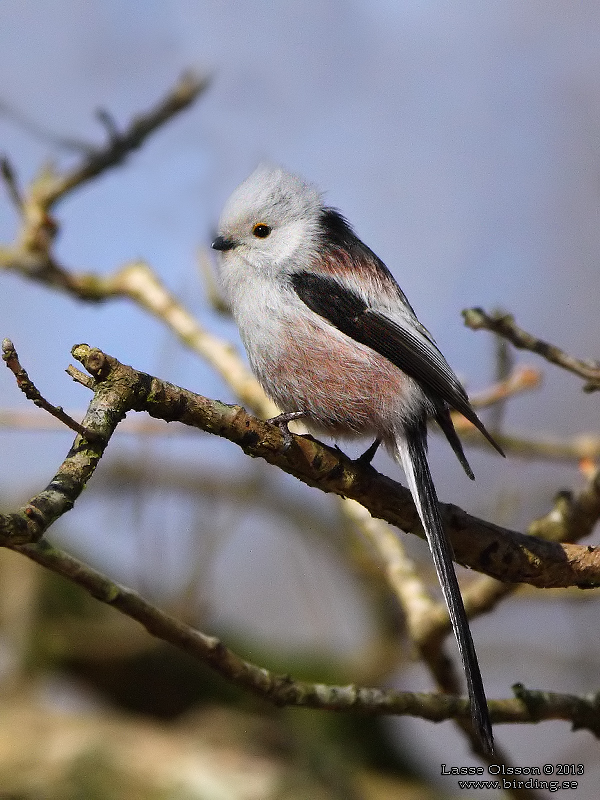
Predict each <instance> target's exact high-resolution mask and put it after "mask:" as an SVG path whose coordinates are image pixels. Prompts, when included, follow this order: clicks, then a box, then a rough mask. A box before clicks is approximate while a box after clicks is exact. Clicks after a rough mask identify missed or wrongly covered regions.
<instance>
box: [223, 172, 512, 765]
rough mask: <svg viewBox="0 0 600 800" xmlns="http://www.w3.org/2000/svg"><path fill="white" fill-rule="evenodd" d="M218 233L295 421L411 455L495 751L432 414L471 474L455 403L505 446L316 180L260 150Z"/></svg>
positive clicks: (261, 353)
mask: <svg viewBox="0 0 600 800" xmlns="http://www.w3.org/2000/svg"><path fill="white" fill-rule="evenodd" d="M217 232H218V235H217V236H216V238H215V239H214V241H213V242H212V247H213V248H214V249H215V250H216V251H218V253H219V258H218V260H219V271H220V276H221V281H222V285H223V289H224V293H225V296H226V298H227V300H228V302H229V304H230V307H231V311H232V314H233V317H234V320H235V322H236V323H237V326H238V329H239V333H240V337H241V339H242V342H243V344H244V347H245V349H246V353H247V356H248V360H249V362H250V366H251V369H252V371H253V372H254V374H255V376H256V378H257V379H258V381H259V383H260V384H261V386H262V387H263V389H264V390H265V392H266V394H267V395H268V396H269V397H270V398H271V399H272V400H273V401H274V402H275V403H276V405H277V406H278V407H279V409H280V410H281V412H282V413H281V414H279V415H278V416H277V417H274V418H273V419H272V420H269V421H270V422H273V423H275V424H277V425H279V427H280V428H281V430H282V433H283V435H284V446H285V447H289V445H290V443H291V441H292V437H291V434H290V433H289V430H288V428H287V425H288V423H289V422H290V421H292V420H294V419H302V421H303V422H304V423H306V425H307V427H308V428H309V430H311V431H312V432H314V433H316V434H325V435H329V436H331V437H333V438H335V439H336V440H337V439H340V438H341V439H343V438H363V437H369V438H372V439H374V442H373V445H372V446H371V447H370V448H369V450H368V451H367V453H365V458H366V460H367V461H368V460H369V459H370V458H372V456H373V454H374V452H375V450H376V449H377V447H378V446H379V444H380V443H383V445H384V446H385V448H386V449H387V451H388V453H389V454H390V455H391V456H392V458H393V459H394V460H395V461H396V462H397V463H399V464H400V466H401V467H402V469H403V471H404V474H405V476H406V481H407V484H408V488H409V489H410V493H411V495H412V498H413V501H414V504H415V506H416V509H417V512H418V515H419V518H420V520H421V523H422V526H423V529H424V532H425V536H426V539H427V542H428V544H429V548H430V551H431V554H432V557H433V562H434V565H435V569H436V572H437V576H438V579H439V582H440V586H441V589H442V593H443V596H444V599H445V602H446V605H447V608H448V613H449V616H450V620H451V624H452V628H453V631H454V634H455V637H456V641H457V644H458V649H459V653H460V656H461V660H462V664H463V668H464V672H465V677H466V683H467V689H468V695H469V700H470V710H471V719H472V724H473V729H474V732H475V735H476V737H477V740H478V742H479V744H480V746H481V748H482V751H483V753H485V754H486V755H492V754H493V750H494V740H493V733H492V725H491V720H490V715H489V710H488V706H487V701H486V696H485V690H484V686H483V680H482V677H481V671H480V668H479V663H478V660H477V654H476V651H475V646H474V643H473V639H472V636H471V632H470V628H469V623H468V619H467V615H466V612H465V608H464V604H463V601H462V596H461V593H460V588H459V584H458V580H457V578H456V574H455V571H454V565H453V550H452V545H451V543H450V540H449V538H448V535H447V533H446V530H445V528H444V525H443V522H442V518H441V514H440V508H439V503H438V498H437V494H436V490H435V486H434V482H433V479H432V476H431V472H430V469H429V465H428V461H427V423H428V421H429V420H434V421H435V422H437V424H438V425H439V427H440V428H441V430H442V432H443V433H444V434H445V436H446V438H447V440H448V442H449V444H450V446H451V447H452V449H453V451H454V453H455V455H456V456H457V458H458V460H459V462H460V463H461V465H462V467H463V469H464V471H465V472H466V474H467V475H468V477H469V478H471V479H473V478H474V475H473V472H472V470H471V467H470V466H469V463H468V461H467V458H466V456H465V453H464V450H463V447H462V444H461V441H460V439H459V437H458V434H457V433H456V430H455V428H454V424H453V421H452V418H451V416H450V410H451V409H455V410H456V411H458V412H460V413H461V414H462V415H463V416H464V417H466V418H467V419H468V420H469V421H470V422H471V423H472V424H473V425H474V426H475V427H476V428H477V429H478V430H479V431H480V432H481V433H482V435H483V436H484V437H485V438H486V439H487V440H488V442H489V443H490V444H491V445H492V446H493V447H494V448H495V449H496V450H497V451H498V453H500V454H501V455H504V453H503V451H502V449H501V447H500V446H499V445H498V444H497V443H496V442H495V440H494V439H493V438H492V436H491V435H490V433H488V431H487V430H486V428H485V426H484V425H483V423H482V422H481V420H480V419H479V417H478V416H477V414H476V413H475V411H474V410H473V408H472V406H471V404H470V402H469V399H468V397H467V394H466V392H465V389H464V388H463V386H462V385H461V383H460V381H459V380H458V378H457V377H456V375H455V374H454V372H453V371H452V369H451V367H450V366H449V364H448V362H447V361H446V359H445V358H444V356H443V355H442V353H441V352H440V350H439V349H438V346H437V344H436V343H435V341H434V339H433V337H432V335H431V334H430V333H429V331H428V330H427V329H426V328H425V327H424V326H423V325H422V324H421V323H420V322H419V320H418V319H417V316H416V314H415V312H414V310H413V308H412V306H411V305H410V303H409V302H408V300H407V298H406V296H405V294H404V292H403V291H402V290H401V288H400V286H399V285H398V283H397V282H396V280H395V278H394V277H393V276H392V273H391V272H390V270H389V269H388V268H387V267H386V265H385V264H384V263H383V261H381V259H380V258H378V257H377V256H376V255H375V253H374V252H373V251H372V250H371V249H370V248H369V247H367V245H366V244H364V243H363V242H362V240H361V239H360V238H359V237H358V236H357V234H356V233H355V231H354V229H353V228H352V227H351V225H350V224H349V222H348V221H347V220H346V218H345V217H344V216H343V215H342V214H341V213H340V212H339V211H338V210H337V209H335V208H333V207H330V206H328V205H326V204H325V202H324V199H323V196H322V194H321V192H320V191H319V190H318V189H317V188H316V187H315V186H314V185H312V184H311V183H308V182H306V181H305V180H303V179H302V178H301V177H299V176H297V175H295V174H293V173H291V172H288V171H287V170H285V169H284V168H283V167H281V166H278V165H272V164H260V165H259V166H258V167H257V168H256V169H255V170H254V172H253V173H252V174H251V175H250V176H249V177H248V178H247V179H246V180H245V181H244V182H243V183H241V184H240V185H239V186H238V187H237V189H235V190H234V192H233V194H232V195H231V196H230V198H229V200H227V202H226V203H225V206H224V208H223V211H222V213H221V216H220V219H219V223H218V231H217Z"/></svg>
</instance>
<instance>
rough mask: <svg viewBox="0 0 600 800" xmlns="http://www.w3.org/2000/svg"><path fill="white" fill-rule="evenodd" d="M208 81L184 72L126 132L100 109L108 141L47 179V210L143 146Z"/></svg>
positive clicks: (43, 196) (40, 195) (42, 191)
mask: <svg viewBox="0 0 600 800" xmlns="http://www.w3.org/2000/svg"><path fill="white" fill-rule="evenodd" d="M208 84H209V81H208V78H207V77H196V76H195V75H192V74H191V73H188V74H185V75H183V76H182V77H181V78H180V80H179V81H178V82H177V83H176V84H175V86H174V87H173V88H172V89H171V90H170V91H169V92H168V93H167V94H166V95H165V97H164V98H163V99H162V100H160V101H159V102H158V103H157V104H156V106H155V107H154V108H151V109H150V110H149V111H147V112H146V113H144V114H140V115H139V116H137V117H134V118H133V119H132V121H131V122H130V123H129V125H128V127H127V128H126V129H125V130H124V131H123V132H122V133H119V132H118V130H117V129H116V126H115V125H114V123H112V122H111V126H110V129H108V126H107V125H106V121H107V120H108V119H111V120H112V117H110V115H109V114H108V112H106V111H103V112H100V114H101V120H102V121H103V122H104V123H105V126H106V127H107V129H108V130H109V136H108V141H107V143H106V145H105V146H104V147H100V148H98V149H96V150H93V151H92V152H90V153H89V154H87V155H86V156H85V157H84V158H83V159H82V161H81V163H80V164H79V165H77V166H76V167H75V168H74V169H72V170H70V171H69V172H66V173H64V174H63V175H56V176H53V177H50V176H48V178H47V179H45V180H43V181H42V182H41V183H40V185H39V186H38V187H37V191H36V196H37V200H38V202H39V203H40V204H41V205H42V206H44V208H46V210H50V209H51V208H52V206H54V204H55V203H56V202H57V201H58V200H60V199H62V198H63V197H64V196H65V195H66V194H68V193H69V192H70V191H72V190H73V189H75V188H77V187H78V186H80V185H81V184H83V183H86V182H87V181H89V180H91V179H92V178H95V177H96V176H97V175H99V174H100V173H101V172H104V171H105V170H107V169H108V168H110V167H115V166H117V165H118V164H120V163H121V162H122V161H123V160H124V159H125V158H126V157H127V156H128V155H129V154H130V153H131V152H133V151H134V150H137V149H138V148H139V147H141V146H142V145H143V144H144V141H145V140H146V139H147V138H148V136H150V134H152V133H154V131H155V130H156V129H157V128H159V127H160V126H161V125H164V124H165V122H168V120H170V119H171V118H172V117H174V116H175V115H176V114H178V113H179V112H181V111H183V110H184V109H185V108H188V107H189V106H190V105H191V104H192V103H193V102H194V100H196V98H197V97H198V95H199V94H201V92H203V91H204V90H205V89H206V88H207V87H208Z"/></svg>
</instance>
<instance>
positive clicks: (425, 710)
mask: <svg viewBox="0 0 600 800" xmlns="http://www.w3.org/2000/svg"><path fill="white" fill-rule="evenodd" d="M12 549H14V550H16V551H17V552H19V553H22V554H23V555H25V556H27V557H28V558H30V559H32V560H33V561H36V562H37V563H38V564H41V565H42V566H44V567H46V568H47V569H50V570H52V571H53V572H56V573H57V574H59V575H62V576H63V577H65V578H68V579H69V580H71V581H73V582H74V583H76V584H77V585H78V586H81V587H82V588H83V589H85V590H86V591H87V592H89V594H91V595H92V596H93V597H95V598H96V599H97V600H99V601H100V602H102V603H106V604H108V605H110V606H113V608H116V609H118V610H119V611H121V612H122V613H124V614H126V615H127V616H129V617H131V618H132V619H134V620H136V621H137V622H139V623H140V624H141V625H143V626H144V627H145V628H146V630H147V631H148V632H149V633H150V634H152V635H153V636H156V637H158V638H160V639H162V640H163V641H166V642H170V643H171V644H173V645H175V646H176V647H178V648H180V649H181V650H184V651H185V652H187V653H189V654H190V655H192V656H193V657H195V658H197V659H199V660H201V661H202V662H204V663H205V664H207V665H208V666H210V667H211V668H212V669H214V670H215V671H216V672H218V673H219V674H220V675H222V676H223V677H224V678H225V679H226V680H229V681H231V682H232V683H235V684H236V685H238V686H240V687H242V688H244V689H247V690H249V691H251V692H253V693H254V694H256V695H258V696H260V697H262V698H263V699H265V700H268V701H270V702H272V703H274V704H276V705H278V706H284V705H287V706H300V707H304V708H314V709H324V710H329V711H340V712H345V711H346V712H347V711H352V712H356V711H361V712H363V713H368V714H395V715H411V716H415V717H421V718H422V719H427V720H430V721H432V722H440V721H442V720H445V719H451V718H452V719H459V720H465V721H466V720H468V719H469V715H470V710H469V701H468V700H466V699H463V698H460V697H456V696H454V695H448V694H425V693H415V692H399V691H394V690H390V689H379V688H361V687H357V686H354V685H349V686H332V685H327V684H322V683H305V682H301V681H294V680H292V679H291V678H290V677H289V676H288V675H275V674H274V673H272V672H270V671H269V670H267V669H265V668H264V667H259V666H257V665H255V664H252V663H250V662H249V661H245V660H244V659H242V658H240V657H239V656H238V655H237V654H236V653H234V652H233V651H232V650H230V649H229V648H227V647H226V646H225V645H224V644H223V642H221V640H220V639H218V638H217V637H215V636H207V635H206V634H204V633H202V632H201V631H198V630H196V629H195V628H192V627H191V626H190V625H187V624H186V623H184V622H181V621H180V620H178V619H175V618H174V617H171V616H170V615H169V614H166V613H165V612H164V611H161V610H160V609H158V608H156V606H153V605H152V604H151V603H148V602H147V601H146V600H144V598H143V597H141V596H140V595H139V594H137V592H134V591H132V590H131V589H128V588H126V587H124V586H120V585H119V584H116V583H114V582H112V581H111V580H109V579H108V578H107V577H106V576H104V575H102V574H101V573H100V572H97V571H96V570H94V569H92V568H91V567H89V566H88V565H87V564H84V563H82V562H81V561H78V560H77V559H75V558H73V557H72V556H70V555H68V554H67V553H65V552H63V551H61V550H59V549H58V548H55V547H52V546H51V545H50V544H49V543H48V542H46V541H41V542H38V543H37V544H25V545H21V546H13V547H12ZM514 691H515V694H516V697H515V698H511V699H505V700H490V701H488V703H489V708H490V714H491V717H492V720H493V722H495V723H496V724H497V723H502V722H512V723H517V722H521V723H533V722H541V721H542V720H551V719H562V720H567V721H569V722H571V723H572V724H573V727H576V728H586V729H588V730H590V731H591V732H592V733H593V734H594V735H595V736H597V737H600V722H599V718H598V705H599V704H600V697H599V696H598V695H596V696H591V697H577V696H575V695H563V694H557V693H553V692H534V691H530V690H526V689H525V688H524V687H522V686H521V685H517V686H515V687H514Z"/></svg>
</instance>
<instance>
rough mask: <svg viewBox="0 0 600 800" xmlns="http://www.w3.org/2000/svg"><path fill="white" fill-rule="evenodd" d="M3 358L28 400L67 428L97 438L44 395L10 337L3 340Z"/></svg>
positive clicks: (90, 438)
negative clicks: (30, 376)
mask: <svg viewBox="0 0 600 800" xmlns="http://www.w3.org/2000/svg"><path fill="white" fill-rule="evenodd" d="M2 359H3V361H5V362H6V366H7V367H8V368H9V370H10V371H11V372H12V373H13V375H14V376H15V378H16V379H17V386H18V387H19V389H20V390H21V391H22V392H23V394H24V395H25V397H26V398H27V399H28V400H31V401H32V402H33V403H34V404H35V405H36V406H38V407H39V408H43V409H44V411H47V412H48V413H49V414H50V415H51V416H53V417H56V419H57V420H59V421H60V422H62V423H63V425H66V426H67V428H70V429H71V430H72V431H75V433H78V434H79V435H80V436H82V437H83V438H85V439H88V440H89V441H94V439H96V438H97V436H98V434H97V433H96V432H95V431H92V430H88V429H87V428H85V427H84V426H83V425H80V424H79V422H77V421H76V420H74V419H73V418H72V417H70V416H69V415H68V414H66V413H65V411H64V410H63V409H62V408H61V407H60V406H53V405H52V404H51V403H49V402H48V401H47V400H46V399H45V398H44V397H43V396H42V394H41V392H40V391H39V389H38V388H37V387H36V386H35V384H34V383H33V381H32V380H31V379H30V378H29V375H28V374H27V372H26V371H25V370H24V369H23V367H22V366H21V364H20V362H19V356H18V355H17V351H16V350H15V346H14V344H13V343H12V342H11V340H10V339H4V340H3V341H2Z"/></svg>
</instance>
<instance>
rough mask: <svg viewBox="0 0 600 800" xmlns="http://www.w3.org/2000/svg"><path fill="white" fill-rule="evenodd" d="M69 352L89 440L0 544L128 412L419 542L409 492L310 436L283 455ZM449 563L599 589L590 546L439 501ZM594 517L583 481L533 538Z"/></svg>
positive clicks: (33, 519) (15, 536) (147, 382)
mask: <svg viewBox="0 0 600 800" xmlns="http://www.w3.org/2000/svg"><path fill="white" fill-rule="evenodd" d="M73 355H74V356H75V358H76V359H78V360H79V361H80V362H81V363H82V364H83V365H84V367H85V368H86V369H87V370H88V372H89V373H90V374H91V375H92V376H93V378H94V397H93V399H92V402H91V403H90V406H89V408H88V411H87V414H86V415H85V418H84V420H83V422H82V425H83V426H84V428H85V429H86V430H87V429H90V430H92V431H96V432H97V433H98V434H99V438H98V440H97V441H94V442H89V441H87V440H85V439H82V438H81V437H80V436H78V437H77V438H76V439H75V442H74V444H73V447H72V448H71V450H70V452H69V454H68V455H67V458H66V459H65V461H64V462H63V464H62V465H61V467H60V468H59V471H58V473H57V475H56V476H55V478H54V479H53V481H52V482H51V483H50V485H49V486H48V488H47V489H46V490H44V492H42V493H41V494H40V495H37V496H36V497H35V498H33V499H32V500H31V501H30V503H29V504H28V505H27V506H25V507H24V509H21V510H20V511H19V512H16V514H12V515H4V516H3V517H0V541H1V542H2V543H6V544H22V543H25V542H26V541H35V540H37V539H39V538H40V537H41V536H42V535H43V533H44V532H45V531H46V530H47V528H48V527H49V525H50V524H52V522H54V521H55V520H56V519H57V518H58V517H59V516H60V515H61V514H63V513H64V512H65V511H67V510H69V508H71V507H72V505H73V503H74V502H75V500H76V498H77V497H78V496H79V494H80V493H81V491H82V490H83V488H84V486H85V483H86V481H87V480H88V479H89V477H90V475H91V474H92V473H93V471H94V470H95V468H96V466H97V464H98V461H99V459H100V458H101V456H102V453H103V452H104V449H105V447H106V443H107V442H108V440H109V439H110V437H111V435H112V433H113V431H114V430H115V428H116V426H117V424H118V423H119V421H120V420H121V419H122V418H123V417H124V416H125V413H126V412H127V411H129V410H135V411H146V412H147V413H148V414H150V415H151V416H152V417H156V418H160V419H164V420H166V421H167V422H171V421H175V420H177V421H179V422H182V423H183V424H185V425H191V426H193V427H197V428H201V429H202V430H205V431H207V432H208V433H213V434H216V435H218V436H222V437H224V438H227V439H229V440H230V441H232V442H234V443H235V444H237V445H238V446H239V447H241V448H242V450H244V452H245V453H246V454H247V455H250V456H253V457H260V458H264V459H265V460H266V461H268V462H269V463H271V464H274V465H275V466H278V467H279V468H280V469H283V470H284V471H285V472H288V473H290V474H291V475H294V476H295V477H296V478H298V479H299V480H301V481H303V482H304V483H306V484H308V485H309V486H314V487H316V488H319V489H321V491H325V492H333V493H335V494H338V495H340V496H343V497H350V498H352V499H354V500H357V501H358V502H359V503H361V504H362V505H364V506H365V508H367V509H368V510H369V511H370V513H371V514H372V515H373V516H374V517H378V518H381V519H385V520H387V521H388V522H390V523H391V524H392V525H396V526H397V527H399V528H401V529H402V530H404V531H408V532H411V533H415V534H417V535H419V536H423V532H422V529H421V525H420V522H419V520H418V516H417V513H416V510H415V507H414V505H413V503H412V500H411V499H410V493H409V492H408V490H407V489H404V488H403V487H402V486H400V484H398V483H396V482H395V481H393V480H391V479H390V478H388V477H385V476H383V475H380V474H379V473H377V472H376V471H375V470H374V469H373V468H371V467H363V466H362V465H360V464H357V463H355V462H353V461H351V460H350V459H348V458H346V457H345V456H344V455H343V454H340V453H339V451H336V450H335V449H334V448H331V447H327V446H326V445H323V444H321V443H320V442H318V441H316V440H315V439H313V438H312V437H310V436H294V437H293V442H294V445H293V446H292V447H291V448H289V450H286V449H285V448H284V446H283V439H282V435H281V431H280V430H279V428H277V426H274V425H271V424H269V423H267V422H262V421H261V420H258V419H256V418H255V417H252V416H251V415H250V414H248V413H247V412H246V411H245V410H244V409H243V408H241V407H239V406H230V405H225V404H224V403H220V402H218V401H216V400H209V399H207V398H205V397H202V396H201V395H196V394H193V393H192V392H189V391H187V390H185V389H180V388H178V387H176V386H173V385H172V384H170V383H167V382H165V381H161V380H159V379H158V378H154V377H152V376H150V375H147V374H145V373H143V372H138V371H137V370H134V369H133V368H132V367H128V366H125V365H123V364H121V363H120V362H119V361H117V360H116V359H115V358H113V357H112V356H108V355H106V354H105V353H103V352H102V351H101V350H97V349H95V348H90V347H89V346H88V345H77V346H76V347H74V348H73ZM441 510H442V516H443V519H444V523H445V525H446V527H447V529H448V532H449V534H450V538H451V540H452V544H453V547H454V552H455V556H456V560H457V561H458V562H459V563H461V564H463V565H465V566H470V567H472V568H473V569H477V570H479V571H481V572H485V573H486V574H488V575H491V576H492V577H495V578H497V579H499V580H501V581H503V582H508V583H518V582H525V583H531V584H532V585H534V586H538V587H565V586H580V587H581V588H590V587H595V586H598V585H600V548H595V547H582V546H579V545H572V544H559V543H558V542H557V541H544V540H543V539H539V538H535V537H533V536H526V535H524V534H521V533H518V532H516V531H511V530H508V529H506V528H501V527H499V526H497V525H493V524H492V523H490V522H486V521H484V520H481V519H478V518H476V517H473V516H471V515H470V514H467V513H466V512H465V511H463V510H461V509H460V508H458V507H457V506H454V505H451V504H443V503H442V504H441ZM599 517H600V477H599V474H598V473H595V474H594V476H593V477H592V478H591V479H590V481H589V482H588V484H587V486H586V487H585V489H584V490H583V492H581V494H580V495H579V496H576V497H570V500H569V503H568V504H566V508H565V509H564V513H562V514H561V515H559V516H557V515H556V513H552V514H550V515H549V518H548V519H547V520H545V521H544V520H540V521H538V522H539V525H538V532H540V533H543V534H544V535H546V532H547V531H548V530H550V532H551V534H552V536H553V537H554V536H560V538H561V539H562V540H564V541H573V540H575V539H577V538H580V537H582V536H586V535H587V534H589V533H590V532H591V530H592V529H593V526H594V525H595V523H596V521H597V520H598V518H599Z"/></svg>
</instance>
